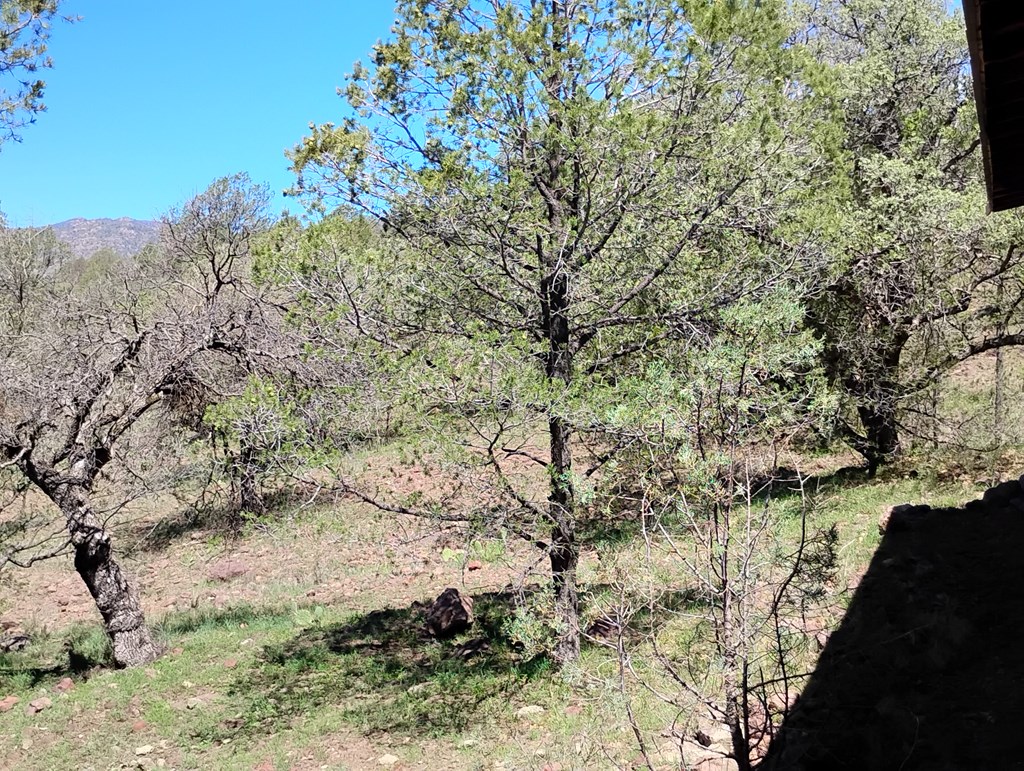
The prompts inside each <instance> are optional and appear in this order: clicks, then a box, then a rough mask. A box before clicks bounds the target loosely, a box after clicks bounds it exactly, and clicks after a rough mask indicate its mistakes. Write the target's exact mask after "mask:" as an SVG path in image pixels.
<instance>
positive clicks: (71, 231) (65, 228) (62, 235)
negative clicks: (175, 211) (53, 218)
mask: <svg viewBox="0 0 1024 771" xmlns="http://www.w3.org/2000/svg"><path fill="white" fill-rule="evenodd" d="M51 227H52V228H53V230H54V232H56V234H57V237H58V238H59V239H60V240H61V241H64V242H65V243H66V244H67V245H68V246H70V247H71V251H72V252H73V253H74V255H75V256H76V257H90V256H92V255H93V254H95V253H96V252H98V251H99V250H100V249H112V250H113V251H115V252H117V253H118V254H120V255H123V256H125V257H130V256H132V255H134V254H138V252H139V250H141V249H142V247H144V246H145V245H146V244H152V243H155V242H157V241H159V240H160V228H161V227H162V225H161V224H160V223H159V222H154V221H151V220H133V219H129V218H128V217H121V218H120V219H116V220H111V219H98V220H87V219H82V218H81V217H79V218H77V219H73V220H66V221H64V222H58V223H57V224H56V225H52V226H51Z"/></svg>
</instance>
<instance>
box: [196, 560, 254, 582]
mask: <svg viewBox="0 0 1024 771" xmlns="http://www.w3.org/2000/svg"><path fill="white" fill-rule="evenodd" d="M248 572H249V568H248V566H247V565H246V564H245V563H244V562H240V561H239V560H221V561H220V562H218V563H216V564H215V565H212V566H211V567H210V570H209V572H208V573H207V574H206V578H207V579H208V580H210V581H221V582H227V581H231V580H232V579H235V578H240V577H242V576H244V575H245V574H246V573H248Z"/></svg>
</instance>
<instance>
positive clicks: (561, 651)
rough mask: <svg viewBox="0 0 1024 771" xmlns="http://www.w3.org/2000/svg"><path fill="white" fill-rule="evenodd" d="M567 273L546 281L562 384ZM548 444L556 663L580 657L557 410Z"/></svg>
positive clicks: (567, 360) (568, 466) (551, 365)
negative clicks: (549, 455) (549, 448)
mask: <svg viewBox="0 0 1024 771" xmlns="http://www.w3.org/2000/svg"><path fill="white" fill-rule="evenodd" d="M568 284H569V282H568V278H567V277H566V275H565V273H564V272H563V271H561V270H558V269H556V272H555V273H554V275H553V276H551V277H550V279H549V280H548V281H546V282H545V286H544V296H545V298H546V303H545V304H546V306H547V307H546V311H547V312H546V313H545V317H546V319H547V332H548V342H549V345H550V348H549V352H548V366H547V376H548V380H549V382H550V383H552V384H553V385H560V386H563V387H567V386H568V385H569V384H570V383H571V382H572V349H571V347H570V341H569V321H568V318H567V315H566V312H567V310H568V304H569V291H568V290H569V286H568ZM548 434H549V438H550V444H551V492H550V494H549V496H548V510H549V512H550V516H551V522H552V528H551V547H550V549H551V553H550V560H551V584H552V588H553V589H554V593H555V616H556V621H557V622H558V627H559V629H558V639H557V642H556V643H555V649H554V651H553V655H554V658H555V660H556V661H557V662H558V663H559V664H566V663H569V662H572V661H576V660H577V659H578V658H579V656H580V612H579V595H578V592H577V589H576V566H577V564H578V563H579V547H578V546H577V545H576V493H575V490H574V488H573V480H572V472H573V467H572V429H571V427H570V426H569V424H568V423H567V422H566V421H565V420H564V419H563V418H561V417H559V416H557V415H549V416H548Z"/></svg>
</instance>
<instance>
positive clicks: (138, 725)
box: [132, 720, 149, 733]
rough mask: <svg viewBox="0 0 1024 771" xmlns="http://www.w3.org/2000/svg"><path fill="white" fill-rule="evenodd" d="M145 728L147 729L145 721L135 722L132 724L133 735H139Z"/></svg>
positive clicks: (147, 725)
mask: <svg viewBox="0 0 1024 771" xmlns="http://www.w3.org/2000/svg"><path fill="white" fill-rule="evenodd" d="M147 728H149V723H147V722H146V721H145V720H136V721H135V722H134V723H132V730H133V731H134V732H135V733H141V732H142V731H145V730H146V729H147Z"/></svg>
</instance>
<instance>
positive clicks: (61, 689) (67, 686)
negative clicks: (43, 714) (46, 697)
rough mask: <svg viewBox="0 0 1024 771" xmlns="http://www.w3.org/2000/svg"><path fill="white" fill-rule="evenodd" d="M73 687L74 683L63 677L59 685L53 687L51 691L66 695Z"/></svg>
mask: <svg viewBox="0 0 1024 771" xmlns="http://www.w3.org/2000/svg"><path fill="white" fill-rule="evenodd" d="M74 687H75V681H74V680H72V679H71V678H70V677H65V678H64V679H63V680H61V681H60V682H59V683H57V684H56V685H55V686H53V690H55V691H56V692H57V693H67V692H68V691H70V690H71V689H72V688H74Z"/></svg>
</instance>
